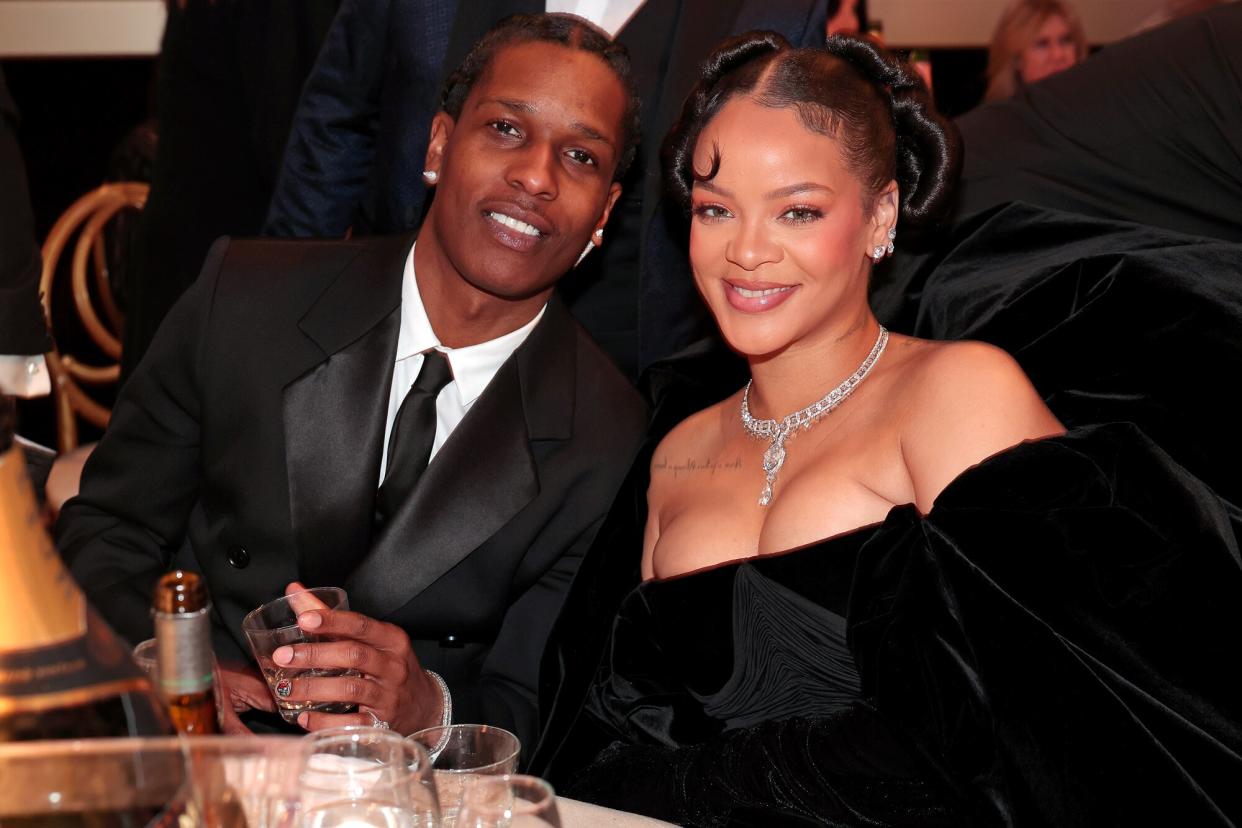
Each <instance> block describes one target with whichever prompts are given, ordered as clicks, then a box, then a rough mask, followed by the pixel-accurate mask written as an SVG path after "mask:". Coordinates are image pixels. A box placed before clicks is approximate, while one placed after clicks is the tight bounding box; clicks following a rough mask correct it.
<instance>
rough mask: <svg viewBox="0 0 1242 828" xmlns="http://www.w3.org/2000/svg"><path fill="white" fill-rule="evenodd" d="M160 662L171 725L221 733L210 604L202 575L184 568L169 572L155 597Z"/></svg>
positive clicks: (186, 730)
mask: <svg viewBox="0 0 1242 828" xmlns="http://www.w3.org/2000/svg"><path fill="white" fill-rule="evenodd" d="M151 614H152V615H153V616H154V617H155V641H156V651H157V653H158V656H157V658H158V660H159V667H158V670H159V685H160V692H161V693H162V694H163V695H164V702H165V703H166V704H167V705H168V713H169V716H170V717H171V718H172V722H173V727H175V728H176V729H177V730H178V731H179V732H181V733H185V734H190V735H196V736H202V735H206V734H210V733H219V732H220V725H219V719H218V718H217V716H216V703H215V694H214V693H213V688H212V654H211V602H210V601H208V600H207V585H206V584H205V583H203V579H202V577H200V576H199V575H197V574H196V573H193V572H185V571H182V570H180V569H178V570H174V571H172V572H169V573H166V574H165V575H164V576H163V577H161V578H160V580H159V583H158V584H156V586H155V593H154V596H153V598H152V601H151Z"/></svg>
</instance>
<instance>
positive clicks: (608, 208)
mask: <svg viewBox="0 0 1242 828" xmlns="http://www.w3.org/2000/svg"><path fill="white" fill-rule="evenodd" d="M620 197H621V184H620V183H619V182H616V181H614V182H612V186H611V187H609V188H608V199H607V200H606V201H605V202H604V212H603V213H601V214H600V217H599V221H597V222H595V230H603V229H604V225H605V224H607V223H608V217H609V216H610V215H612V208H613V206H614V205H616V203H617V199H619V198H620ZM591 239H592V241H593V242H594V243H595V246H596V247H600V246H601V245H602V244H603V241H604V240H603V239H602V238H601V237H599V236H596V235H594V233H592V235H591Z"/></svg>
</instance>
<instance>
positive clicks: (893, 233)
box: [887, 227, 897, 256]
mask: <svg viewBox="0 0 1242 828" xmlns="http://www.w3.org/2000/svg"><path fill="white" fill-rule="evenodd" d="M895 241H897V229H896V228H895V227H890V228H888V250H887V253H888V255H890V256H891V255H893V253H895V252H896V251H897V247H896V245H894V244H893V242H895Z"/></svg>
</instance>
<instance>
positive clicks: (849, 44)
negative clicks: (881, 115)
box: [824, 35, 962, 226]
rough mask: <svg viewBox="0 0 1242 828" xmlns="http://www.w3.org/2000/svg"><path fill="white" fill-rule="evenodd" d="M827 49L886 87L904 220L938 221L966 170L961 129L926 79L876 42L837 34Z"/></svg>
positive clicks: (828, 42)
mask: <svg viewBox="0 0 1242 828" xmlns="http://www.w3.org/2000/svg"><path fill="white" fill-rule="evenodd" d="M824 48H825V49H826V50H827V51H828V52H829V53H830V54H832V55H835V56H836V57H838V58H840V59H841V60H844V61H845V62H847V63H849V64H850V65H851V66H853V67H854V68H855V69H856V70H857V71H858V72H859V74H861V75H862V76H863V77H864V78H866V79H867V80H869V81H871V82H872V83H874V84H876V85H877V86H879V87H880V88H881V89H883V90H884V92H885V94H886V97H887V98H888V102H889V108H890V111H891V112H892V116H893V129H894V131H895V132H896V170H895V175H894V178H895V179H896V181H897V187H898V188H899V189H900V191H901V220H902V222H904V223H907V224H909V225H913V226H921V225H928V224H934V223H935V222H936V221H938V220H939V219H941V218H942V217H943V216H944V215H945V213H947V212H948V210H949V208H950V207H951V206H952V202H953V194H954V191H955V189H956V187H957V179H958V175H959V173H960V170H961V157H962V152H961V139H960V137H959V135H958V131H957V127H956V126H954V125H953V123H952V122H951V121H949V120H948V119H947V118H945V117H944V116H943V115H941V114H940V112H939V111H938V110H937V109H936V106H935V104H934V103H933V102H932V99H931V94H930V93H929V92H928V90H927V85H926V84H925V83H924V82H923V79H922V78H921V77H920V76H919V75H918V74H917V73H916V72H914V71H913V70H912V69H911V68H910V67H909V66H908V65H906V64H905V63H904V62H902V61H900V60H898V59H897V58H896V57H894V56H893V55H892V54H891V53H890V52H888V51H887V50H885V49H882V48H881V47H879V46H876V45H875V44H874V43H872V42H870V41H867V40H861V39H858V38H853V37H847V36H844V35H832V36H830V37H829V38H828V40H827V42H826V43H825V46H824Z"/></svg>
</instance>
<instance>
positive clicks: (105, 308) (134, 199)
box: [39, 182, 148, 453]
mask: <svg viewBox="0 0 1242 828" xmlns="http://www.w3.org/2000/svg"><path fill="white" fill-rule="evenodd" d="M147 190H148V187H147V185H146V184H141V183H136V182H118V183H112V184H104V185H102V186H100V187H99V188H97V189H95V190H92V191H91V192H89V193H87V194H86V195H84V196H82V197H81V198H79V199H78V200H77V201H75V202H74V203H73V204H72V205H71V206H70V207H69V209H67V210H66V211H65V212H64V213H63V214H62V215H61V217H60V218H59V219H57V221H56V224H54V225H53V226H52V230H51V232H49V233H48V236H47V240H46V241H45V242H44V243H43V278H42V280H41V281H40V283H39V292H40V294H41V295H42V298H43V312H44V314H46V315H47V319H48V326H49V327H50V328H51V330H52V334H53V338H54V339H56V344H55V345H54V346H53V348H52V351H51V352H50V353H48V354H47V364H48V371H49V373H50V375H51V379H52V399H53V405H54V406H55V409H56V440H57V444H58V448H59V450H60V451H61V452H62V453H63V452H67V451H70V450H71V449H73V448H75V447H77V445H78V418H79V417H80V418H82V419H83V420H85V421H87V422H89V423H91V424H93V425H95V426H97V427H99V428H106V427H107V425H108V419H109V417H110V416H111V414H112V411H111V409H110V408H109V407H108V406H107V405H105V404H103V403H101V402H99V400H97V399H96V398H95V397H94V396H92V395H91V394H89V393H87V391H86V387H88V386H89V387H93V388H100V387H106V386H110V385H115V384H116V383H117V381H118V380H119V379H120V376H121V332H122V327H123V325H124V318H123V316H122V314H121V311H120V309H119V308H118V307H117V304H116V301H115V299H114V297H113V295H112V285H111V282H110V274H109V270H108V267H109V265H108V255H107V248H106V245H105V244H104V237H105V228H106V227H107V226H108V223H109V222H111V221H112V220H113V219H114V218H115V217H116V216H117V214H118V213H119V212H120V211H122V210H125V209H133V210H141V209H142V208H143V206H144V205H145V204H146V202H147ZM75 235H76V239H77V240H76V242H74V244H73V248H72V249H73V259H72V261H71V262H70V267H69V278H70V282H71V288H72V295H73V304H74V308H75V309H76V315H77V318H78V319H79V320H80V322H81V325H82V328H83V329H84V330H85V331H86V333H87V335H88V336H89V337H90V339H91V340H92V341H93V342H94V343H95V345H96V346H97V347H98V350H99V352H100V353H102V354H103V364H98V365H97V364H88V363H87V362H83V361H82V360H81V359H79V358H78V357H75V356H73V355H71V354H68V353H65V352H63V351H62V350H61V349H62V348H63V347H65V345H64V343H63V341H62V339H63V338H61V337H56V326H55V323H54V320H55V319H56V318H57V316H63V314H53V313H52V301H53V297H54V296H55V295H56V294H55V293H54V292H53V287H54V281H55V279H56V273H57V269H58V266H59V264H60V260H61V256H62V255H63V254H64V253H65V251H66V250H67V249H68V248H69V245H70V242H73V240H74V237H75Z"/></svg>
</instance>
